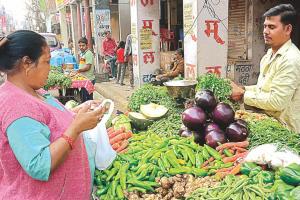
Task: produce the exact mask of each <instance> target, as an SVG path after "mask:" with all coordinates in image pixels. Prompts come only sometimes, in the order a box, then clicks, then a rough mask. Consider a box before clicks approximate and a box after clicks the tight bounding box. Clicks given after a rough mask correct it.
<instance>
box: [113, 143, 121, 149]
mask: <svg viewBox="0 0 300 200" xmlns="http://www.w3.org/2000/svg"><path fill="white" fill-rule="evenodd" d="M120 146H121V145H120V142H118V143H115V144H113V145H112V146H111V147H112V148H113V149H114V150H116V149H118V148H120Z"/></svg>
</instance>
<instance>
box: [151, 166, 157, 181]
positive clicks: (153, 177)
mask: <svg viewBox="0 0 300 200" xmlns="http://www.w3.org/2000/svg"><path fill="white" fill-rule="evenodd" d="M158 171H159V169H158V167H157V166H154V167H153V170H152V172H151V174H150V178H149V180H150V181H155V177H156V176H157V173H158Z"/></svg>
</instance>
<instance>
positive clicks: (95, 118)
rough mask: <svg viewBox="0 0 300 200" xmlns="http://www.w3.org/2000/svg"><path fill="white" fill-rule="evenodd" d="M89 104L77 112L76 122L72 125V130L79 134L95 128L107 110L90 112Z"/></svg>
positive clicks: (101, 109) (99, 109)
mask: <svg viewBox="0 0 300 200" xmlns="http://www.w3.org/2000/svg"><path fill="white" fill-rule="evenodd" d="M90 107H91V106H89V105H88V104H85V105H83V106H82V107H81V108H80V109H79V110H78V112H77V114H76V116H75V119H74V121H73V122H72V124H71V127H72V130H73V131H74V132H76V133H77V134H80V133H81V132H83V131H86V130H89V129H92V128H94V127H95V126H96V125H97V124H98V123H99V122H100V120H101V119H102V117H103V115H104V113H105V112H106V110H107V108H106V107H103V108H98V109H95V110H94V111H90Z"/></svg>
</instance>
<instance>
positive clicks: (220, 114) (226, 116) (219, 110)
mask: <svg viewBox="0 0 300 200" xmlns="http://www.w3.org/2000/svg"><path fill="white" fill-rule="evenodd" d="M212 119H213V120H214V122H216V123H217V124H218V125H219V126H221V127H222V128H225V127H227V126H228V125H229V124H231V123H232V122H233V121H234V111H233V109H232V108H231V107H230V105H228V104H226V103H223V102H221V103H218V105H217V106H216V107H215V109H214V110H213V112H212Z"/></svg>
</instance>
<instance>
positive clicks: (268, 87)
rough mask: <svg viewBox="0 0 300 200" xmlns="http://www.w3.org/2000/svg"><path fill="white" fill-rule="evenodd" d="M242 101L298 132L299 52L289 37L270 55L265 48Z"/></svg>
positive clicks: (299, 95)
mask: <svg viewBox="0 0 300 200" xmlns="http://www.w3.org/2000/svg"><path fill="white" fill-rule="evenodd" d="M244 102H245V104H247V105H250V106H254V107H256V108H260V109H262V110H264V112H266V113H267V114H269V115H271V116H273V117H275V118H276V119H278V120H279V121H280V122H281V123H282V124H284V125H285V126H286V127H287V128H289V129H290V130H293V131H295V132H298V133H300V51H299V49H298V48H297V47H296V46H295V45H294V44H293V43H292V41H291V40H289V41H287V42H286V43H285V44H284V45H283V46H282V47H281V48H280V49H279V50H278V51H277V52H276V53H275V54H274V55H272V50H271V49H269V50H268V52H267V54H266V55H265V56H264V57H263V58H262V60H261V63H260V75H259V77H258V81H257V84H256V85H252V86H246V87H245V94H244Z"/></svg>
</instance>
